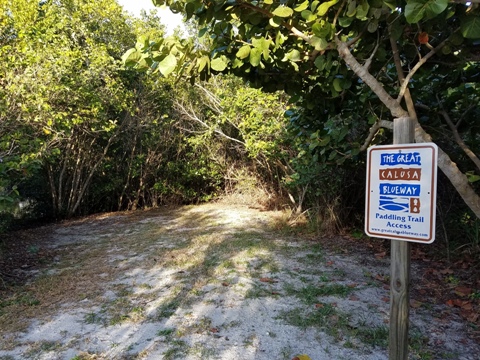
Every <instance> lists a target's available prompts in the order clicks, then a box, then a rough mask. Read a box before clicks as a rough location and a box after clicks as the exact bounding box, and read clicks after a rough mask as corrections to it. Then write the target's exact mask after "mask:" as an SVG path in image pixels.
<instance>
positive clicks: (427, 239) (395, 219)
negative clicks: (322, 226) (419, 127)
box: [365, 143, 438, 244]
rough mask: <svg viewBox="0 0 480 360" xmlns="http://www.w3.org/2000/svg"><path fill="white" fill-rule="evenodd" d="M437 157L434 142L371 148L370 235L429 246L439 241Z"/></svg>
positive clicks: (367, 208) (367, 210) (367, 217)
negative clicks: (436, 213)
mask: <svg viewBox="0 0 480 360" xmlns="http://www.w3.org/2000/svg"><path fill="white" fill-rule="evenodd" d="M437 158H438V148H437V145H435V144H433V143H422V144H402V145H384V146H373V147H370V148H369V149H368V152H367V189H366V192H367V193H366V201H365V202H366V204H365V233H366V234H367V235H368V236H372V237H380V238H385V239H394V240H405V241H413V242H420V243H426V244H430V243H432V242H433V241H434V240H435V209H436V195H437Z"/></svg>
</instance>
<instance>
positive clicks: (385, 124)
mask: <svg viewBox="0 0 480 360" xmlns="http://www.w3.org/2000/svg"><path fill="white" fill-rule="evenodd" d="M381 128H387V129H390V130H392V129H393V122H391V121H388V120H377V121H376V122H375V124H373V125H372V127H371V128H370V130H369V131H368V136H367V138H366V139H365V142H364V143H363V145H362V146H361V147H360V152H363V151H365V150H367V149H368V146H369V145H370V142H371V141H372V139H373V137H374V136H375V134H376V133H377V131H378V130H380V129H381Z"/></svg>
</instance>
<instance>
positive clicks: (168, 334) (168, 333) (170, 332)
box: [157, 328, 176, 338]
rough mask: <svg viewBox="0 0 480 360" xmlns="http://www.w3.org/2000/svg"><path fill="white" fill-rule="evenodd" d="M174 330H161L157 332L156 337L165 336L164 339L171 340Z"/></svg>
mask: <svg viewBox="0 0 480 360" xmlns="http://www.w3.org/2000/svg"><path fill="white" fill-rule="evenodd" d="M175 331H176V329H174V328H167V329H162V330H158V332H157V335H158V336H165V337H166V338H171V337H172V336H173V334H175Z"/></svg>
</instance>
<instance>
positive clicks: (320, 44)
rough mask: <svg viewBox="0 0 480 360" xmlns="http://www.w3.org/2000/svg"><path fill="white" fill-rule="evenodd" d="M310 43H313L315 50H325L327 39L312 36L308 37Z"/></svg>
mask: <svg viewBox="0 0 480 360" xmlns="http://www.w3.org/2000/svg"><path fill="white" fill-rule="evenodd" d="M310 44H311V45H313V46H314V47H315V50H317V51H322V50H325V49H326V48H327V47H328V42H327V40H325V39H323V38H319V37H316V36H312V38H311V39H310Z"/></svg>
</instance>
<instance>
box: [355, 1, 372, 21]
mask: <svg viewBox="0 0 480 360" xmlns="http://www.w3.org/2000/svg"><path fill="white" fill-rule="evenodd" d="M368 10H370V5H369V4H368V2H367V1H366V0H364V1H363V2H362V3H361V4H360V5H358V6H357V11H356V13H355V15H356V18H357V19H359V20H364V19H366V18H367V15H368Z"/></svg>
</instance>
